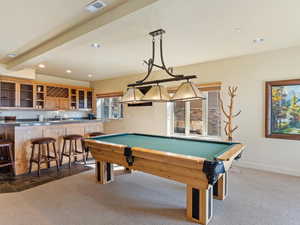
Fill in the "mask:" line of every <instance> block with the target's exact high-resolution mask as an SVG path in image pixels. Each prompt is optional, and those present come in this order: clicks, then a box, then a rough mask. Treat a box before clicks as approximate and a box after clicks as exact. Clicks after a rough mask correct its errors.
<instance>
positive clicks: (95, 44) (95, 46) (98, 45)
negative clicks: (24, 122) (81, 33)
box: [91, 43, 100, 48]
mask: <svg viewBox="0 0 300 225" xmlns="http://www.w3.org/2000/svg"><path fill="white" fill-rule="evenodd" d="M91 46H92V47H93V48H100V44H98V43H93V44H91Z"/></svg>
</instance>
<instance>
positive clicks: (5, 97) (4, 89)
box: [0, 81, 16, 107]
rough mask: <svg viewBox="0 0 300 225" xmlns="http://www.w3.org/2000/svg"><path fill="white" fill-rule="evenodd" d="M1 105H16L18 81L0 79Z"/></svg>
mask: <svg viewBox="0 0 300 225" xmlns="http://www.w3.org/2000/svg"><path fill="white" fill-rule="evenodd" d="M0 107H16V83H14V82H6V81H0Z"/></svg>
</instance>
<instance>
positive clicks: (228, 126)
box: [220, 86, 242, 141]
mask: <svg viewBox="0 0 300 225" xmlns="http://www.w3.org/2000/svg"><path fill="white" fill-rule="evenodd" d="M237 89H238V87H234V86H229V87H228V95H229V97H230V103H229V105H228V109H229V112H226V111H225V109H224V103H223V101H222V99H221V98H220V106H221V109H222V112H223V113H224V115H225V117H226V119H227V120H225V121H224V123H225V127H224V130H225V134H226V136H227V139H228V141H232V134H233V132H234V131H235V130H236V129H238V126H235V127H233V124H232V120H233V118H235V117H237V116H238V115H240V114H241V112H242V111H241V110H240V111H239V112H237V113H235V114H234V113H233V99H234V97H235V96H236V92H237Z"/></svg>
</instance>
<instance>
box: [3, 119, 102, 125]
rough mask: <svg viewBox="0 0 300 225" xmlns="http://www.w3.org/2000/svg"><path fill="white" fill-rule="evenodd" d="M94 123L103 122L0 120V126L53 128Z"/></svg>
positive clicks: (98, 120)
mask: <svg viewBox="0 0 300 225" xmlns="http://www.w3.org/2000/svg"><path fill="white" fill-rule="evenodd" d="M93 122H103V120H101V119H94V120H88V119H64V120H48V121H4V120H2V121H1V120H0V126H19V127H24V126H51V125H61V124H72V123H93Z"/></svg>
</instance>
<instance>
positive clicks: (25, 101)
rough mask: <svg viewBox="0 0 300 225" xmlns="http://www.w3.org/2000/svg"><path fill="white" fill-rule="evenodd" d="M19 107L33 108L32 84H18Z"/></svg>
mask: <svg viewBox="0 0 300 225" xmlns="http://www.w3.org/2000/svg"><path fill="white" fill-rule="evenodd" d="M20 107H23V108H33V85H32V84H20Z"/></svg>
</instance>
